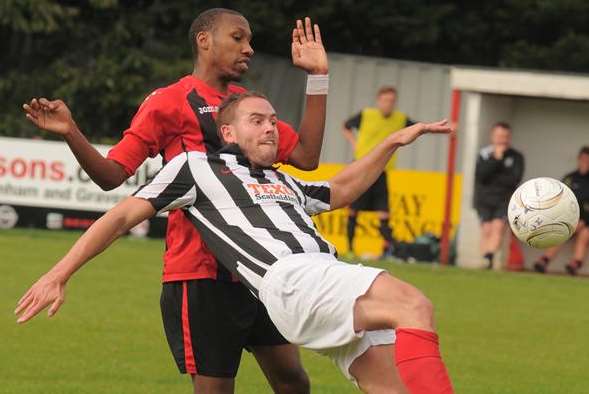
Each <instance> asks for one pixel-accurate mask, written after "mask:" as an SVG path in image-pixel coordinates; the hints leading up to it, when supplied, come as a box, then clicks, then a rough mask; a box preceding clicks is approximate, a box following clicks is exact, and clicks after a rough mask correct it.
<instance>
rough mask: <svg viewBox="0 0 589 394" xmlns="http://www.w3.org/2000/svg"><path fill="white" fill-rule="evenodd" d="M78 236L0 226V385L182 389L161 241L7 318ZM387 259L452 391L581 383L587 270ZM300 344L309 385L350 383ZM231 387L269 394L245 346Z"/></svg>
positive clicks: (125, 248) (560, 388)
mask: <svg viewBox="0 0 589 394" xmlns="http://www.w3.org/2000/svg"><path fill="white" fill-rule="evenodd" d="M78 235H79V234H77V233H64V232H48V231H33V230H10V231H6V230H0V278H2V291H1V292H0V294H1V297H0V306H1V309H0V310H1V311H2V312H1V315H0V393H19V394H26V393H76V394H81V393H125V394H132V393H142V394H146V393H163V394H169V393H188V392H191V387H190V382H189V379H188V378H187V377H186V376H180V375H179V374H178V373H177V371H176V367H175V365H174V364H173V361H172V358H171V356H170V354H169V351H168V349H167V344H166V342H165V339H164V335H163V329H162V325H161V321H160V316H159V293H160V273H161V254H162V251H163V242H162V241H160V240H138V239H129V238H128V239H124V240H121V241H118V242H117V243H116V244H115V245H114V246H113V247H111V248H110V249H109V250H108V251H107V252H105V253H104V254H103V255H101V256H99V257H98V258H96V259H95V260H94V261H92V262H90V263H89V264H88V265H87V266H86V267H84V268H83V269H82V270H81V271H80V272H78V274H76V276H75V277H74V278H73V279H72V280H71V282H70V284H69V286H68V291H67V295H66V303H65V304H64V305H63V307H62V309H61V310H60V312H59V313H58V314H57V315H56V316H55V317H54V318H52V319H48V318H47V316H46V314H45V313H43V314H42V315H40V316H38V317H37V318H35V319H34V320H33V321H31V322H29V323H28V324H26V325H23V326H18V325H17V324H16V323H15V320H16V319H15V317H14V315H13V310H14V306H15V304H16V301H17V300H18V298H19V297H20V296H21V295H22V293H23V292H24V291H25V290H26V289H27V287H28V286H29V285H30V284H31V283H32V282H33V281H34V280H35V279H36V278H37V277H38V276H39V275H40V274H42V273H44V272H45V271H46V270H47V269H48V268H49V267H50V266H52V265H53V264H54V263H55V262H56V261H57V259H58V258H59V257H61V256H62V255H63V254H64V253H65V251H66V250H67V249H68V248H69V246H71V245H72V244H73V242H74V240H75V239H76V238H77V236H78ZM384 266H385V267H386V268H387V269H389V270H390V271H391V273H392V274H393V275H395V276H397V277H399V278H401V279H403V280H405V281H408V282H410V283H413V284H414V285H416V286H417V287H419V288H420V289H422V290H423V291H424V292H425V293H426V294H427V295H428V296H429V297H430V298H431V299H432V301H433V302H434V304H435V306H436V316H437V323H438V329H439V333H440V336H441V344H442V352H443V355H444V358H445V360H446V364H447V366H448V368H449V371H450V374H451V376H452V379H453V382H454V385H455V388H456V392H457V393H503V394H507V393H517V394H521V393H534V394H539V393H567V394H572V393H587V392H589V383H587V381H586V376H587V368H588V366H589V335H588V332H589V324H588V323H589V313H588V312H587V311H588V310H589V282H588V281H587V279H576V278H568V277H554V276H551V277H544V276H539V275H532V274H514V273H496V272H479V271H470V270H462V269H456V268H440V267H438V266H435V265H434V266H432V265H398V264H387V265H384ZM302 353H303V361H304V365H305V367H306V368H307V371H308V373H309V376H310V377H311V382H312V391H313V393H324V394H327V393H338V394H341V393H354V392H357V391H356V390H355V389H354V388H353V386H352V385H351V384H350V383H348V382H347V381H346V380H345V379H344V378H343V377H342V376H341V375H340V374H339V372H338V371H337V370H336V368H335V366H334V365H332V364H331V362H330V361H329V360H328V359H326V358H323V357H321V356H318V355H316V354H314V353H312V352H310V351H305V350H303V352H302ZM236 392H237V393H268V392H270V389H269V387H268V385H267V384H266V382H265V380H264V378H263V376H262V374H261V372H260V371H259V369H258V368H257V366H256V364H255V361H254V360H253V358H252V357H251V356H250V355H249V354H247V353H245V352H244V356H243V358H242V364H241V368H240V371H239V375H238V377H237V384H236Z"/></svg>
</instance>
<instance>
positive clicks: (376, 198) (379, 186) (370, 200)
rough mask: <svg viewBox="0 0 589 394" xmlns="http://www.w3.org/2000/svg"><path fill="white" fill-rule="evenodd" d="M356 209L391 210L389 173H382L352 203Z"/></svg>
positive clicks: (352, 207) (351, 206)
mask: <svg viewBox="0 0 589 394" xmlns="http://www.w3.org/2000/svg"><path fill="white" fill-rule="evenodd" d="M350 208H351V209H353V210H354V211H386V212H388V211H389V188H388V185H387V174H386V172H383V173H382V174H380V176H379V177H378V179H377V180H376V182H374V184H373V185H372V186H370V188H368V190H366V192H364V194H362V195H361V196H360V197H359V198H358V199H357V200H356V201H354V202H353V203H352V205H350Z"/></svg>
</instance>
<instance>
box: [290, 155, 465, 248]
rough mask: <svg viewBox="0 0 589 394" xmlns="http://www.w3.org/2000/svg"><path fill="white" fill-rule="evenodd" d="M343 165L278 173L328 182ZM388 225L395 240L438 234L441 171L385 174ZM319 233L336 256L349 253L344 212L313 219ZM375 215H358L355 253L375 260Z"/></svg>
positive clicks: (455, 213)
mask: <svg viewBox="0 0 589 394" xmlns="http://www.w3.org/2000/svg"><path fill="white" fill-rule="evenodd" d="M343 167H344V164H331V163H323V164H321V165H320V166H319V168H318V169H317V170H315V171H310V172H304V171H300V170H297V169H296V168H294V167H291V166H282V167H281V170H284V171H285V172H288V173H289V174H291V175H293V176H296V177H298V178H301V179H304V180H308V181H316V180H327V179H329V178H331V177H332V176H334V175H335V174H337V173H338V172H339V171H340V170H341V169H342V168H343ZM387 178H388V185H389V207H390V212H391V219H390V224H391V226H392V228H393V233H394V237H395V239H397V240H399V241H409V242H410V241H413V240H414V239H415V237H416V236H419V235H421V234H424V233H432V234H435V235H437V236H440V235H441V232H442V222H443V220H444V204H445V198H446V174H445V173H443V172H427V171H411V170H394V171H389V172H388V176H387ZM461 186H462V177H461V175H456V176H455V178H454V192H453V206H452V215H451V224H452V233H451V235H452V237H453V236H454V232H455V229H456V225H457V224H458V221H459V215H460V191H461ZM313 221H314V222H315V224H316V225H317V227H318V228H319V230H320V232H321V234H322V235H323V236H324V237H325V238H326V239H328V240H329V241H330V242H332V243H333V244H334V245H335V246H336V248H337V250H338V253H340V254H341V253H346V252H348V242H347V236H346V233H347V230H346V228H347V221H348V212H347V209H338V210H335V211H332V212H326V213H323V214H321V215H317V216H314V217H313ZM378 228H379V220H378V216H377V214H376V213H374V212H362V213H360V214H359V215H358V222H357V227H356V236H355V238H354V253H355V254H357V255H360V256H367V257H374V256H378V255H380V254H381V253H382V249H383V239H382V237H381V236H380V232H379V230H378Z"/></svg>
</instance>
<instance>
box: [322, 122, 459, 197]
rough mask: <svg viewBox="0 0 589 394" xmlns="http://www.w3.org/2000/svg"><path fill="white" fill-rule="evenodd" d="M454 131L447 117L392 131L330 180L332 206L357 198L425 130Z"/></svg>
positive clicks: (438, 132) (432, 131) (426, 131)
mask: <svg viewBox="0 0 589 394" xmlns="http://www.w3.org/2000/svg"><path fill="white" fill-rule="evenodd" d="M451 131H452V129H451V127H450V126H449V125H448V122H447V121H446V120H442V121H440V122H436V123H416V124H414V125H413V126H409V127H406V128H404V129H402V130H399V131H397V132H395V133H393V134H390V135H389V136H388V137H387V138H386V139H385V140H384V141H383V142H382V143H380V144H379V145H377V146H376V147H375V148H374V149H373V150H372V151H370V153H369V154H367V155H366V156H364V157H362V158H361V159H359V160H356V161H354V162H353V163H351V164H350V165H348V166H346V167H345V168H344V169H343V170H342V171H341V172H339V173H338V174H337V175H336V176H334V177H333V178H331V179H330V180H329V186H330V189H331V194H330V208H331V209H337V208H341V207H345V206H347V205H349V204H351V203H352V202H353V201H355V200H356V199H357V198H358V197H360V195H361V194H362V193H364V192H365V191H366V190H367V189H368V188H369V187H370V185H372V184H373V183H374V182H375V181H376V179H377V178H378V177H379V176H380V174H382V172H383V171H384V168H385V166H386V164H387V162H388V161H389V160H390V158H391V156H392V155H393V153H395V151H396V150H397V149H398V148H399V147H401V146H404V145H408V144H410V143H412V142H413V141H415V140H416V139H417V138H418V137H419V136H420V135H422V134H426V133H435V134H448V133H450V132H451Z"/></svg>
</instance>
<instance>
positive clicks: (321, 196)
mask: <svg viewBox="0 0 589 394" xmlns="http://www.w3.org/2000/svg"><path fill="white" fill-rule="evenodd" d="M292 180H293V181H294V183H295V184H296V185H297V187H298V188H299V189H300V190H301V192H302V193H303V195H304V196H305V201H304V206H303V208H304V209H305V212H307V213H308V214H309V215H317V214H318V213H321V212H325V211H329V210H330V209H331V205H330V198H331V188H330V187H329V182H327V181H319V182H307V181H302V180H300V179H295V178H292Z"/></svg>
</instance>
